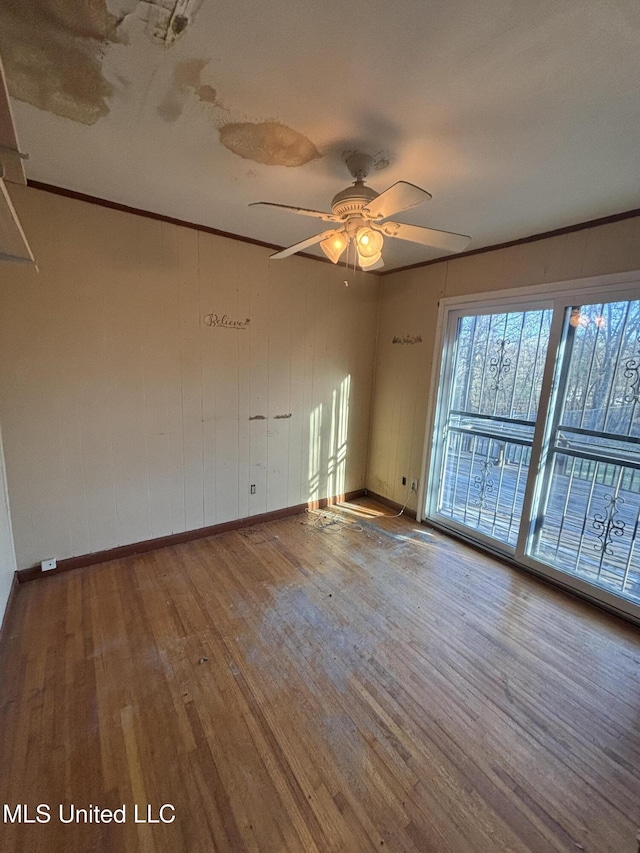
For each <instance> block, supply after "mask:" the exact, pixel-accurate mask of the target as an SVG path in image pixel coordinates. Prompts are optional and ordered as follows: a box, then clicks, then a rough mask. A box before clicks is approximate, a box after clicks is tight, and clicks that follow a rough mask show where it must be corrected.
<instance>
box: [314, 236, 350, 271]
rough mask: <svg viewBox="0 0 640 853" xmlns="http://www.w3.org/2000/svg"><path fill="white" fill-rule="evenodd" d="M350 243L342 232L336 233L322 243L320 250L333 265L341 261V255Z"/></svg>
mask: <svg viewBox="0 0 640 853" xmlns="http://www.w3.org/2000/svg"><path fill="white" fill-rule="evenodd" d="M348 242H349V240H348V239H347V237H346V236H345V235H344V234H343V233H342V231H335V232H334V233H333V234H332V235H331V236H330V237H327V239H326V240H323V241H322V242H321V243H320V248H321V249H322V251H323V252H324V253H325V255H326V256H327V257H328V258H329V260H330V261H331V262H332V263H334V264H337V263H338V261H339V260H340V255H341V254H342V253H343V252H344V250H345V249H346V248H347V243H348Z"/></svg>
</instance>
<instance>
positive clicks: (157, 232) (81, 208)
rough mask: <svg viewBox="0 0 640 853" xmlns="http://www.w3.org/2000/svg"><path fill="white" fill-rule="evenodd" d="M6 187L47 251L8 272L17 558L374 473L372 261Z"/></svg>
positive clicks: (207, 519)
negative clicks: (315, 257)
mask: <svg viewBox="0 0 640 853" xmlns="http://www.w3.org/2000/svg"><path fill="white" fill-rule="evenodd" d="M12 195H13V197H14V201H15V204H16V207H17V209H18V213H19V215H20V218H21V220H22V224H23V226H24V228H25V231H26V233H27V234H28V235H29V240H30V242H31V245H32V247H33V250H34V253H35V254H36V256H37V259H38V263H39V267H40V273H39V274H36V273H35V272H34V271H33V270H32V269H29V268H26V267H19V266H14V265H12V266H10V267H9V266H5V267H3V268H2V269H1V270H0V276H1V277H2V286H1V288H0V358H1V360H2V365H3V370H2V372H1V377H0V421H1V422H2V424H3V431H4V446H5V458H6V465H7V478H8V484H9V494H10V496H11V509H12V517H13V533H14V540H15V545H16V553H17V560H18V567H19V568H23V567H26V566H30V565H33V564H36V563H38V562H39V561H40V560H42V559H44V558H48V557H57V558H58V559H62V558H64V557H69V556H73V555H78V554H85V553H89V552H92V551H99V550H103V549H107V548H113V547H115V546H117V545H124V544H128V543H131V542H136V541H141V540H145V539H151V538H154V537H158V536H164V535H168V534H171V533H176V532H180V531H183V530H190V529H195V528H199V527H202V526H206V525H211V524H217V523H220V522H224V521H228V520H232V519H237V518H243V517H246V516H249V515H255V514H258V513H262V512H266V511H270V510H275V509H279V508H282V507H285V506H291V505H296V504H299V503H304V502H306V501H307V500H309V499H314V498H320V497H325V496H327V495H328V494H334V493H340V492H342V491H348V490H351V489H357V488H362V487H363V486H364V483H365V473H366V462H367V455H368V446H367V445H368V435H369V412H370V404H371V389H372V381H373V368H374V351H375V329H376V321H377V309H378V294H379V280H378V278H377V277H376V276H371V275H369V276H364V275H363V274H358V276H357V277H356V279H355V280H354V281H353V282H352V283H351V286H350V287H348V288H346V287H344V286H343V285H342V281H343V279H344V271H343V270H340V269H337V268H335V267H333V266H332V265H329V264H322V263H317V262H314V261H311V260H307V259H304V258H292V259H290V260H288V261H286V262H278V261H269V259H268V256H269V254H270V252H269V250H267V249H264V248H261V247H258V246H253V245H249V244H246V243H241V242H238V241H235V240H230V239H226V238H222V237H216V236H213V235H210V234H205V233H203V232H198V231H195V230H192V229H189V228H184V227H179V226H175V225H171V224H168V223H163V222H158V221H155V220H152V219H148V218H144V217H139V216H134V215H131V214H127V213H123V212H119V211H114V210H109V209H106V208H104V207H99V206H96V205H91V204H87V203H84V202H81V201H76V200H72V199H67V198H62V197H60V196H56V195H52V194H49V193H45V192H42V191H38V190H34V189H26V188H22V187H15V188H14V189H13V190H12ZM211 312H217V313H218V314H219V315H222V314H228V315H229V316H230V317H231V318H233V319H244V318H247V317H248V318H250V324H249V327H248V328H247V329H245V330H231V329H226V328H213V327H210V326H207V325H205V323H204V322H203V318H204V317H205V315H207V314H209V313H211ZM288 414H291V417H290V418H282V419H276V418H275V417H274V416H276V415H288ZM255 415H263V416H264V417H265V419H264V420H250V417H252V416H255ZM343 457H344V459H346V462H342V461H341V460H342V458H343ZM251 484H255V486H256V492H255V495H251V494H250V485H251Z"/></svg>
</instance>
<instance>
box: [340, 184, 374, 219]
mask: <svg viewBox="0 0 640 853" xmlns="http://www.w3.org/2000/svg"><path fill="white" fill-rule="evenodd" d="M378 195H379V193H377V192H376V191H375V190H373V189H371V187H368V186H366V185H365V184H364V182H363V181H361V180H356V182H355V183H354V185H353V186H351V187H347V188H346V189H344V190H342V191H341V192H339V193H337V194H336V195H334V197H333V198H332V200H331V211H332V213H333V214H334V215H335V216H339V217H340V218H341V219H347V218H348V217H349V216H357V215H358V214H360V212H361V211H362V208H363V207H366V206H367V205H368V204H369V203H370V202H372V201H373V199H374V198H377V197H378Z"/></svg>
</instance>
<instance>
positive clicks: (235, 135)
mask: <svg viewBox="0 0 640 853" xmlns="http://www.w3.org/2000/svg"><path fill="white" fill-rule="evenodd" d="M220 141H221V142H222V144H223V145H224V146H225V147H226V148H228V149H229V151H233V153H234V154H237V155H238V156H239V157H244V158H245V160H255V162H256V163H264V165H265V166H304V164H305V163H309V162H310V161H311V160H315V159H317V158H318V157H320V156H322V155H321V154H320V152H319V151H318V149H317V148H316V146H315V145H314V144H313V142H311V140H309V139H307V137H306V136H303V134H302V133H298V131H297V130H292V129H291V128H290V127H287V126H286V125H285V124H280V122H277V121H263V122H250V121H245V122H231V123H229V124H224V125H222V127H221V128H220Z"/></svg>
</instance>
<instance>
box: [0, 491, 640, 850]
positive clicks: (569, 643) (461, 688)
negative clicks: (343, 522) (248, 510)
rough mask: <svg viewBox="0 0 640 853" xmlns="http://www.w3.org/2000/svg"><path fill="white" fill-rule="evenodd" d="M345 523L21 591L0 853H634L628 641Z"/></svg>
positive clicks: (635, 742)
mask: <svg viewBox="0 0 640 853" xmlns="http://www.w3.org/2000/svg"><path fill="white" fill-rule="evenodd" d="M350 506H351V510H348V511H347V512H345V514H344V517H345V518H347V519H350V520H352V521H356V522H359V527H360V528H361V529H358V527H356V526H339V525H331V526H329V527H328V528H327V529H320V527H318V526H316V524H318V523H319V524H323V523H325V522H326V521H327V519H322V518H321V517H320V520H319V521H318V518H319V517H317V516H313V515H302V516H294V517H290V518H288V519H285V520H282V521H278V522H272V523H269V524H265V525H261V526H258V527H254V528H248V529H245V530H242V531H235V532H231V533H226V534H223V535H221V536H218V537H212V538H210V539H204V540H199V541H196V542H192V543H189V544H185V545H180V546H178V547H174V548H167V549H165V550H162V551H157V552H154V553H148V554H144V555H142V556H139V557H135V558H129V559H126V560H120V561H115V562H112V563H107V564H103V565H100V566H95V567H92V568H87V569H84V570H82V569H81V570H78V571H76V572H70V573H68V574H63V575H59V576H57V577H51V578H47V579H45V580H42V581H38V582H33V583H30V584H25V585H23V586H22V587H21V588H20V589H19V590H18V594H17V597H16V599H15V606H14V608H13V609H12V612H11V615H10V622H9V625H8V631H7V632H6V635H5V637H6V641H5V644H4V646H3V648H2V650H0V678H1V682H0V807H1V806H2V805H4V804H8V805H9V806H10V809H11V813H12V816H13V817H15V806H16V804H20V803H24V804H26V805H27V811H26V815H27V816H28V817H29V818H30V819H34V818H35V814H36V812H35V809H36V807H37V805H39V804H43V805H48V806H49V807H50V810H51V811H50V815H51V820H50V821H49V823H42V824H40V823H33V824H25V823H22V824H18V823H11V822H10V821H9V820H7V814H6V811H5V815H4V818H5V819H4V822H3V823H0V849H1V850H2V851H12V853H13V851H16V853H17V851H25V853H26V851H28V853H36V851H43V853H44V851H47V853H55V852H56V851H65V853H73V852H74V851H83V853H84V852H85V851H93V850H96V851H118V853H122V851H138V850H139V851H167V853H169V851H170V853H180V851H185V853H200V851H203V852H204V851H207V853H209V851H244V850H253V851H265V852H266V853H280V851H294V853H328V851H346V853H360V851H372V850H381V849H383V850H389V851H413V853H416V851H418V852H419V853H432V852H433V853H492V851H500V853H508V852H509V851H511V853H523V852H524V851H536V853H552V851H571V852H572V853H576V851H590V853H608V851H611V853H636V851H637V849H638V844H637V841H636V835H637V831H638V828H639V827H640V679H639V670H640V664H639V662H640V634H639V632H638V631H637V630H636V629H635V628H634V627H632V626H630V625H627V624H624V623H622V622H620V621H617V620H616V619H615V618H614V617H610V616H608V615H607V614H605V613H602V612H600V611H598V610H597V609H595V608H593V607H592V606H590V605H588V604H584V603H581V602H579V601H577V600H574V599H572V598H570V597H568V596H566V595H564V594H562V593H560V592H558V591H555V590H554V589H552V588H550V587H547V586H546V585H544V584H542V583H541V582H538V581H536V580H534V579H532V578H530V577H528V576H527V575H524V574H521V573H518V572H516V571H514V570H512V569H510V568H508V567H506V566H503V565H501V564H498V563H496V562H494V561H493V560H491V559H490V558H489V557H485V556H483V555H481V554H478V553H477V552H475V551H473V550H470V549H467V548H466V547H464V546H462V545H459V544H456V543H454V542H452V541H450V540H447V539H446V538H445V537H444V536H441V535H439V534H434V533H433V532H430V531H429V530H428V529H427V528H424V527H418V526H417V525H416V524H415V523H412V522H411V521H410V520H407V519H405V518H399V519H396V518H383V517H381V516H380V515H379V514H378V513H380V512H382V513H388V512H389V510H386V509H384V508H382V507H380V506H377V505H375V504H374V503H372V502H371V501H367V500H362V501H360V502H357V506H356V505H350ZM358 513H361V515H359V514H358ZM163 804H168V805H171V806H173V807H174V809H175V820H174V821H173V822H172V823H166V824H165V823H159V824H150V823H136V822H135V820H134V812H133V810H134V806H136V805H137V806H138V818H139V819H140V818H145V819H146V818H147V816H149V813H148V812H147V805H149V806H150V807H151V809H152V811H151V813H150V816H151V817H152V818H154V819H158V815H159V808H160V806H162V805H163ZM60 805H62V806H63V817H64V818H65V819H67V818H69V817H70V815H71V811H70V809H71V806H75V808H76V809H83V808H84V809H87V814H88V815H91V816H94V815H95V811H91V807H95V806H98V807H99V808H100V809H117V808H121V807H122V806H123V805H124V806H125V807H126V811H125V815H124V816H125V817H126V822H125V823H117V824H116V823H113V822H112V823H102V822H101V823H82V822H81V823H70V824H65V823H61V822H60V819H59V817H60V815H59V806H60ZM44 813H46V812H44ZM173 813H174V812H172V811H171V810H169V809H167V810H165V811H164V812H163V815H164V817H165V818H167V819H168V818H169V817H171V815H172V814H173ZM79 814H80V816H81V817H83V815H82V813H79ZM24 815H25V812H22V816H23V817H24ZM119 816H120V817H122V813H120V815H119Z"/></svg>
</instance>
